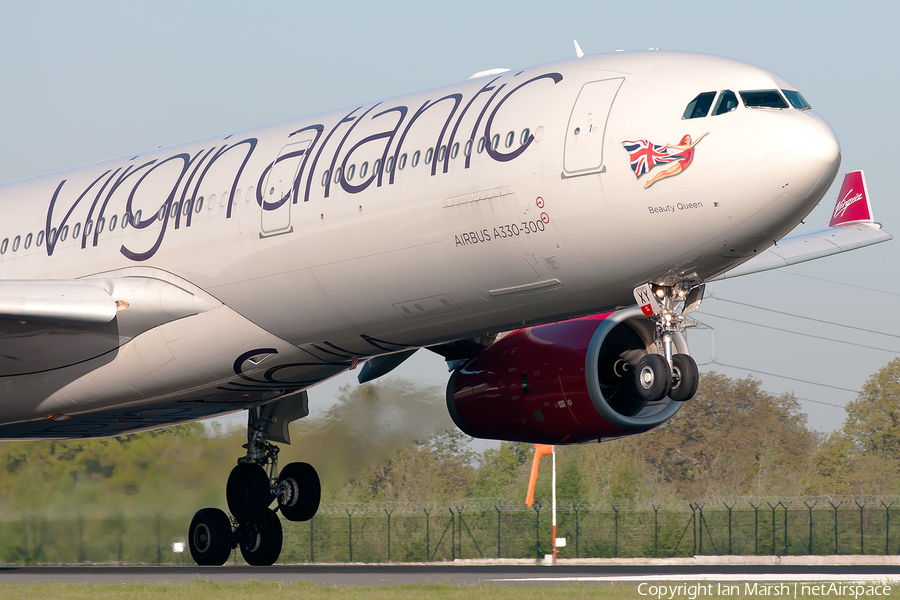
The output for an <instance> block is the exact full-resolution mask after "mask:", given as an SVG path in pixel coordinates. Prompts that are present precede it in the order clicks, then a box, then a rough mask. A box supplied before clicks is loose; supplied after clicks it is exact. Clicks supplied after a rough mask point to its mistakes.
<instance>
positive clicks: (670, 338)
mask: <svg viewBox="0 0 900 600" xmlns="http://www.w3.org/2000/svg"><path fill="white" fill-rule="evenodd" d="M703 291H704V286H703V285H700V286H696V287H692V283H691V282H690V281H681V282H678V283H676V284H674V285H654V284H649V283H647V284H644V285H642V286H640V287H637V288H635V290H634V297H635V299H636V300H637V302H638V305H639V306H640V307H641V310H642V311H643V312H644V314H645V315H647V317H649V318H651V319H653V321H654V322H655V323H656V348H657V352H659V354H648V355H646V356H644V357H643V358H642V359H641V361H640V363H638V368H637V371H636V372H635V382H636V384H637V390H638V393H639V394H640V395H641V397H642V398H644V399H645V400H646V401H647V402H656V401H658V400H662V399H663V398H665V397H666V396H669V398H671V399H672V400H674V401H676V402H684V401H686V400H690V399H691V398H693V397H694V394H696V393H697V384H698V383H699V380H700V372H699V369H698V368H697V363H696V362H695V361H694V359H693V358H691V357H690V355H688V354H675V353H674V352H675V343H674V335H675V334H676V333H683V332H684V327H685V325H684V316H685V315H686V314H688V313H691V312H693V311H695V310H697V308H699V306H700V302H701V301H702V300H703Z"/></svg>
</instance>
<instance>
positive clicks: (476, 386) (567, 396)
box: [447, 307, 688, 444]
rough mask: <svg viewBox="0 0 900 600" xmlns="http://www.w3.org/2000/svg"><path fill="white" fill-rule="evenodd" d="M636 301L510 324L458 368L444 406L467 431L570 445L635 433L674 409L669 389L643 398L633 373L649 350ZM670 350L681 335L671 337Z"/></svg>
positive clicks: (652, 346) (680, 345) (649, 329)
mask: <svg viewBox="0 0 900 600" xmlns="http://www.w3.org/2000/svg"><path fill="white" fill-rule="evenodd" d="M654 333H655V330H654V325H653V323H652V322H651V321H649V320H647V319H646V318H645V317H644V315H643V313H642V312H641V309H640V308H637V307H635V308H629V309H626V310H620V311H617V312H614V313H608V314H604V315H595V316H590V317H582V318H579V319H572V320H570V321H561V322H559V323H554V324H550V325H540V326H537V327H528V328H526V329H520V330H517V331H515V332H513V333H511V334H509V335H507V336H505V337H503V338H501V339H499V340H498V341H496V342H494V343H493V344H491V345H490V346H488V347H487V348H486V349H485V350H484V351H483V352H481V354H479V355H478V356H476V357H475V358H473V359H472V360H470V361H468V362H466V363H465V364H463V365H461V366H460V367H458V368H457V369H456V370H455V371H454V372H453V374H452V375H451V376H450V381H449V383H448V384H447V408H448V409H449V410H450V416H451V417H452V418H453V421H454V422H455V423H456V425H457V427H459V428H460V429H461V430H462V431H464V432H465V433H467V434H468V435H471V436H472V437H478V438H488V439H497V440H509V441H517V442H528V443H544V444H577V443H581V442H588V441H594V440H599V439H605V438H616V437H622V436H626V435H634V434H637V433H642V432H644V431H648V430H650V429H653V428H654V427H657V426H659V425H662V424H663V423H665V422H666V421H667V420H668V419H670V418H671V417H672V416H673V415H675V413H677V412H678V410H679V409H680V408H681V405H682V402H675V401H673V400H672V399H671V398H669V397H668V396H667V397H665V398H663V399H662V400H659V401H657V402H645V401H644V400H643V398H642V397H641V396H640V394H638V392H637V388H636V384H635V377H634V372H635V369H636V368H637V364H638V362H639V361H640V360H641V358H642V357H643V356H644V355H646V354H650V353H656V351H657V349H656V343H655V340H654V338H655V336H654ZM674 342H675V349H676V350H677V352H678V353H681V354H687V353H688V348H687V342H686V341H685V339H684V337H683V336H682V335H680V334H677V335H675V336H674Z"/></svg>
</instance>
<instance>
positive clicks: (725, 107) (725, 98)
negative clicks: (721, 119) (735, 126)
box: [713, 90, 738, 116]
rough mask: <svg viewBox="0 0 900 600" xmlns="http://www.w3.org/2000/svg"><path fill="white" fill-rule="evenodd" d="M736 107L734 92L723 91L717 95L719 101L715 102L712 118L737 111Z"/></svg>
mask: <svg viewBox="0 0 900 600" xmlns="http://www.w3.org/2000/svg"><path fill="white" fill-rule="evenodd" d="M737 107H738V99H737V96H735V95H734V92H732V91H731V90H725V91H723V92H722V93H721V94H719V101H718V102H716V109H715V110H714V111H713V116H715V115H724V114H725V113H728V112H731V111H733V110H735V109H737Z"/></svg>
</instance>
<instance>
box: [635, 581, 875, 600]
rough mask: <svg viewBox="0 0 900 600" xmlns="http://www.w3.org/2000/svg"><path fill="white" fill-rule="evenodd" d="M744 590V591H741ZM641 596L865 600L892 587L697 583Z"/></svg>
mask: <svg viewBox="0 0 900 600" xmlns="http://www.w3.org/2000/svg"><path fill="white" fill-rule="evenodd" d="M742 588H743V589H742ZM638 594H640V595H641V596H650V597H653V598H657V600H662V599H663V598H666V599H667V600H673V599H674V598H675V597H676V596H678V597H683V596H687V598H688V599H689V600H697V599H698V598H705V597H711V598H718V597H721V596H740V595H744V596H780V597H783V598H801V597H826V596H830V597H835V598H864V597H874V596H890V594H891V586H889V585H852V584H851V585H848V584H841V583H818V584H811V583H794V584H792V585H789V584H787V583H745V584H743V586H741V585H734V584H722V583H695V584H681V585H650V584H647V583H642V584H640V585H639V586H638Z"/></svg>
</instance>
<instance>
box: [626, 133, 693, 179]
mask: <svg viewBox="0 0 900 600" xmlns="http://www.w3.org/2000/svg"><path fill="white" fill-rule="evenodd" d="M622 146H624V147H625V151H626V152H628V155H629V157H631V168H632V170H634V175H635V177H640V176H641V175H643V174H644V173H646V172H647V171H649V170H650V169H652V168H653V167H655V166H656V165H658V164H660V163H667V162H672V161H675V160H680V159H681V158H682V156H681V152H682V150H681V149H674V148H669V146H667V145H659V144H654V143H651V142H650V141H649V140H626V141H624V142H622Z"/></svg>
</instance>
